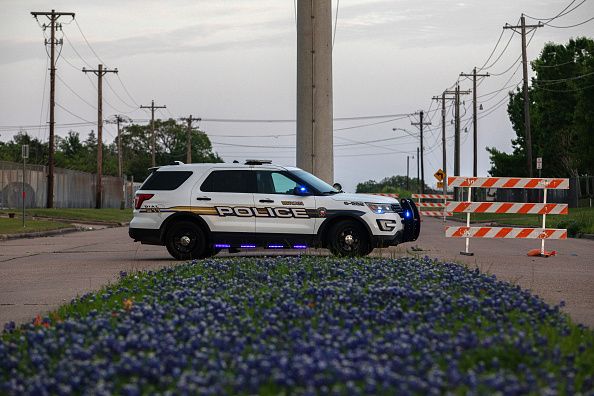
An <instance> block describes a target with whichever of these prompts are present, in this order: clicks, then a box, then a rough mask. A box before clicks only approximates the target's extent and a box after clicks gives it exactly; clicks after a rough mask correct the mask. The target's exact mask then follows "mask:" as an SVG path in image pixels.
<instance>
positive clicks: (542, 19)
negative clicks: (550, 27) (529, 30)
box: [524, 0, 586, 22]
mask: <svg viewBox="0 0 594 396" xmlns="http://www.w3.org/2000/svg"><path fill="white" fill-rule="evenodd" d="M576 1H577V0H573V1H572V2H571V3H569V4H568V5H567V6H566V7H565V8H564V9H562V10H561V12H559V13H558V14H557V15H555V16H554V17H551V18H535V17H532V16H530V15H526V14H524V16H526V17H528V18H530V19H534V20H535V21H547V22H551V21H553V20H555V19H557V18H559V17H562V16H564V15H567V14H569V13H570V12H573V11H574V10H575V9H576V8H578V7H579V6H581V5H582V4H584V3H585V2H586V0H583V1H582V2H581V3H579V4H578V5H577V6H575V7H574V8H572V9H571V10H569V11H567V12H565V11H566V10H567V9H568V8H569V7H571V6H572V5H573V3H575V2H576Z"/></svg>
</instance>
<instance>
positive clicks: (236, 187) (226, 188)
mask: <svg viewBox="0 0 594 396" xmlns="http://www.w3.org/2000/svg"><path fill="white" fill-rule="evenodd" d="M253 178H254V172H253V171H249V170H216V171H213V172H212V173H211V174H210V175H208V177H207V178H206V180H204V182H203V183H202V185H201V186H200V190H201V191H204V192H229V193H252V192H254V188H253V185H254V183H253V180H254V179H253Z"/></svg>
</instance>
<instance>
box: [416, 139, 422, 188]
mask: <svg viewBox="0 0 594 396" xmlns="http://www.w3.org/2000/svg"><path fill="white" fill-rule="evenodd" d="M420 158H421V157H420V156H419V148H418V147H417V192H418V193H420V192H421V187H420V186H419V181H420V180H421V179H420V178H419V161H420Z"/></svg>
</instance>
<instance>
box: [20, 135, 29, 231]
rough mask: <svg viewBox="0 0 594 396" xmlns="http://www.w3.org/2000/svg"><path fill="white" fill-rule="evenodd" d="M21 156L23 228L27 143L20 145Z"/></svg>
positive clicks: (27, 155)
mask: <svg viewBox="0 0 594 396" xmlns="http://www.w3.org/2000/svg"><path fill="white" fill-rule="evenodd" d="M21 157H23V228H25V195H26V192H25V161H26V160H27V158H29V145H28V144H23V145H22V146H21Z"/></svg>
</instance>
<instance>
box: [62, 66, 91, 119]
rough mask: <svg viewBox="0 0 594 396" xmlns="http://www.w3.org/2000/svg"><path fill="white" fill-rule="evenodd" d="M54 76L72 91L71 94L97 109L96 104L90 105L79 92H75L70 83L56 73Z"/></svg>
mask: <svg viewBox="0 0 594 396" xmlns="http://www.w3.org/2000/svg"><path fill="white" fill-rule="evenodd" d="M56 77H58V80H60V82H61V83H62V85H64V86H65V87H66V88H67V89H68V90H69V91H70V92H72V94H73V95H74V96H76V97H77V98H79V99H80V100H81V101H82V102H84V103H86V104H87V105H88V106H89V107H91V108H92V109H93V110H97V106H94V105H92V104H91V103H89V102H87V101H86V100H85V99H84V98H83V97H82V96H80V95H79V94H77V93H76V91H75V90H74V89H72V88H71V87H70V85H68V84H66V81H64V80H63V79H62V77H60V75H59V74H58V73H56Z"/></svg>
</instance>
